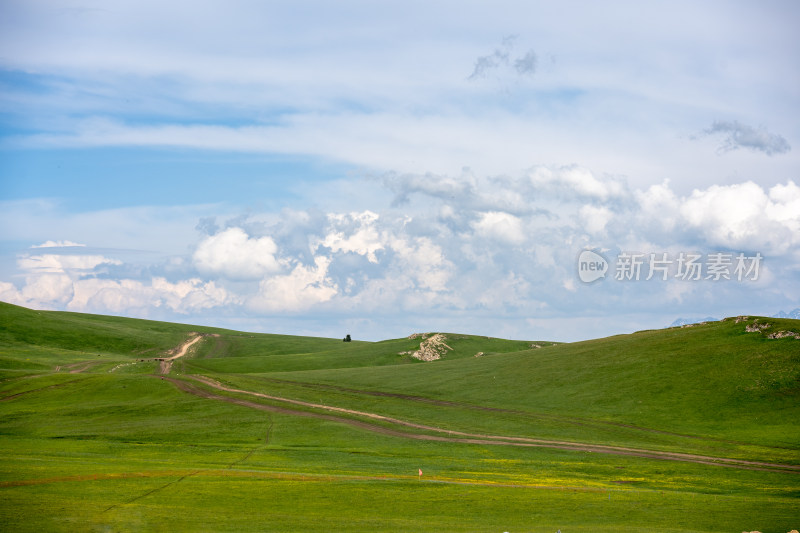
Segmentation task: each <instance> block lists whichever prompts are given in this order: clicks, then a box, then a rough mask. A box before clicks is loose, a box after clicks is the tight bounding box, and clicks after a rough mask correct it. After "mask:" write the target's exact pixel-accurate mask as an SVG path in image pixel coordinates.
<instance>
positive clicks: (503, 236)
mask: <svg viewBox="0 0 800 533" xmlns="http://www.w3.org/2000/svg"><path fill="white" fill-rule="evenodd" d="M473 227H474V228H475V231H476V232H477V233H478V234H479V235H481V236H483V237H486V238H489V239H497V240H499V241H500V242H502V243H505V244H513V245H518V244H522V243H523V242H525V238H526V237H525V231H524V229H523V227H522V221H521V220H520V219H519V218H518V217H515V216H514V215H511V214H509V213H503V212H498V211H489V212H488V213H481V215H480V219H479V220H477V221H476V222H474V223H473Z"/></svg>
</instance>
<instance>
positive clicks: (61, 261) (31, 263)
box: [17, 254, 122, 273]
mask: <svg viewBox="0 0 800 533" xmlns="http://www.w3.org/2000/svg"><path fill="white" fill-rule="evenodd" d="M17 264H18V265H19V267H20V268H22V269H24V270H28V271H32V272H53V273H58V272H78V271H91V270H94V269H95V268H96V267H98V266H100V265H121V264H122V262H121V261H119V260H117V259H109V258H107V257H103V256H102V255H54V254H44V255H24V256H21V257H19V258H18V259H17Z"/></svg>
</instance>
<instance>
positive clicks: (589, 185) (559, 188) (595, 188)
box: [528, 166, 627, 200]
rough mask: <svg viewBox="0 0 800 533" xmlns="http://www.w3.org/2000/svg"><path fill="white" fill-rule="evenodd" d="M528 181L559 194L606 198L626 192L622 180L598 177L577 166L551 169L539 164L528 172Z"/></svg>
mask: <svg viewBox="0 0 800 533" xmlns="http://www.w3.org/2000/svg"><path fill="white" fill-rule="evenodd" d="M528 178H529V179H530V182H531V183H532V184H533V185H534V186H536V187H541V188H545V189H547V190H551V191H554V192H558V193H561V194H565V193H566V194H575V195H578V196H583V197H588V198H595V199H598V200H607V199H610V198H615V197H619V196H623V195H625V194H626V192H627V191H626V189H625V185H624V183H623V182H621V181H619V180H617V179H612V178H605V179H602V178H598V177H597V176H595V175H594V174H593V173H592V172H591V171H590V170H588V169H586V168H581V167H578V166H566V167H560V168H557V169H555V170H554V169H552V168H549V167H545V166H539V167H535V168H533V169H531V170H530V171H529V173H528Z"/></svg>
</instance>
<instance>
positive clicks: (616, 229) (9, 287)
mask: <svg viewBox="0 0 800 533" xmlns="http://www.w3.org/2000/svg"><path fill="white" fill-rule="evenodd" d="M454 181H455V180H454V179H453V178H452V177H448V176H431V175H422V176H417V177H414V176H404V177H402V179H401V178H398V179H397V180H395V181H391V182H390V183H391V187H394V189H393V192H396V193H398V194H402V192H403V191H404V190H413V191H414V194H410V195H409V196H408V201H407V202H406V203H404V204H402V209H399V208H398V207H395V206H391V205H387V206H385V207H383V208H376V209H374V210H372V209H371V210H362V211H346V210H345V211H329V212H326V213H318V212H316V211H293V212H286V213H282V214H281V216H267V215H268V214H262V215H256V216H254V217H245V216H242V217H234V218H232V219H229V220H227V221H223V222H220V223H219V225H218V224H217V223H216V222H214V223H213V224H211V225H210V226H209V227H227V229H225V230H222V231H218V232H216V233H214V234H213V235H206V236H205V237H203V238H202V239H201V241H200V242H199V243H198V245H197V247H196V249H195V251H194V253H192V254H190V256H189V257H188V258H184V259H185V260H183V261H180V260H178V259H181V258H180V257H177V256H176V258H175V259H176V261H175V265H176V267H175V269H174V270H171V271H170V272H172V273H171V274H170V276H169V279H168V277H166V276H164V275H163V274H161V273H151V272H149V271H147V270H143V271H142V272H141V275H140V276H139V277H138V278H135V277H133V276H126V275H121V274H120V273H121V272H129V270H126V268H127V265H125V264H120V261H119V260H118V259H111V258H107V257H104V256H102V255H98V254H92V253H86V254H83V255H81V254H77V253H74V250H70V251H69V253H66V254H63V255H59V254H56V253H36V254H31V253H26V254H23V255H22V256H20V257H19V259H18V263H17V264H18V268H19V270H20V271H21V272H22V275H21V276H20V278H19V279H20V280H22V281H21V282H18V283H17V284H13V283H0V299H2V300H4V301H10V302H12V303H18V304H21V305H27V306H31V307H42V308H57V309H68V310H75V311H94V312H113V313H123V314H125V313H135V314H138V315H145V316H146V315H147V313H148V310H150V311H152V310H162V311H169V312H171V313H175V314H182V315H185V314H191V313H202V312H206V311H209V310H224V311H225V313H226V314H231V315H232V316H233V315H236V314H237V313H246V312H251V313H258V314H263V315H269V316H272V317H276V316H281V315H284V314H287V313H288V314H294V313H306V314H309V315H315V314H319V315H323V314H325V313H328V314H330V313H333V314H336V315H337V316H347V317H363V316H370V317H394V316H396V315H397V313H403V314H404V316H422V315H423V314H428V315H430V316H437V315H442V316H444V315H447V314H448V313H452V312H457V313H465V316H467V315H469V316H473V315H475V314H476V313H477V314H480V313H484V312H485V313H490V312H491V313H492V314H493V316H499V314H502V313H505V312H508V313H517V314H518V313H529V314H530V316H540V315H541V314H542V313H549V314H554V315H558V314H559V313H562V314H563V313H568V312H569V309H574V308H575V306H578V305H587V306H589V307H592V306H594V307H597V308H603V306H604V305H611V303H613V302H619V301H620V300H619V298H620V296H619V294H617V292H615V291H617V290H619V287H618V285H619V283H616V284H615V282H614V281H613V280H606V281H604V282H602V283H599V284H595V285H594V286H593V289H592V292H591V293H587V292H586V287H585V286H584V285H583V284H581V283H580V282H578V281H577V280H576V276H575V272H574V269H575V258H576V254H577V253H578V252H579V250H582V249H584V248H585V247H590V248H598V249H603V250H605V251H607V252H608V258H609V259H611V258H612V257H613V253H614V251H616V250H634V251H640V252H643V253H649V252H652V253H662V252H669V253H677V252H678V251H700V252H702V253H712V252H718V251H731V252H735V251H741V252H747V253H755V252H760V253H762V254H763V255H764V256H765V261H766V262H767V265H766V266H764V268H763V273H764V274H763V275H764V280H766V281H759V283H762V286H768V284H769V283H772V282H771V281H769V280H774V279H783V280H784V282H785V280H786V276H787V272H791V268H796V266H795V267H793V266H792V265H796V259H795V258H796V257H798V256H800V187H798V185H797V184H796V183H795V182H794V181H787V182H785V183H783V184H778V185H774V186H772V187H770V188H764V187H762V186H760V185H757V184H755V183H752V182H745V183H739V184H732V185H715V186H712V187H707V188H698V189H696V190H694V191H692V192H691V193H689V194H679V193H678V192H676V191H675V190H674V189H673V188H672V187H671V185H670V183H669V182H668V181H664V182H662V183H661V184H658V185H652V186H650V187H648V188H646V189H631V188H629V187H628V185H627V184H626V183H625V181H624V180H621V179H618V178H613V177H607V176H602V175H597V174H595V173H593V172H591V171H590V170H588V169H584V168H580V167H571V166H570V167H559V168H550V167H540V168H534V169H531V170H530V171H529V172H525V173H520V174H519V175H517V176H503V177H491V178H490V177H483V178H478V177H472V178H471V181H470V183H469V186H468V187H462V188H458V187H456V186H455V183H454ZM387 187H388V185H387ZM448 193H453V194H448ZM523 203H524V204H526V205H527V207H526V208H525V209H522V208H521V207H519V206H520V205H522V204H523ZM553 205H557V206H558V211H557V212H558V216H542V211H540V210H543V209H545V208H549V207H550V206H553ZM512 206H516V207H517V208H516V209H514V210H513V211H510V210H507V208H508V209H511V207H512ZM198 218H199V217H198ZM196 220H197V219H195V221H194V222H193V224H194V223H196ZM621 221H625V223H621ZM245 228H247V229H245ZM170 264H172V263H170ZM787 269H788V270H787ZM768 273H769V276H770V277H769V279H767V278H768V276H767V274H768ZM198 274H199V275H198ZM789 279H791V276H789ZM674 283H677V282H670V281H665V282H664V283H663V284H658V283H647V284H645V283H642V284H640V285H637V286H636V287H633V285H630V284H629V285H628V287H629V290H630V293H629V294H628V295H627V296H626V300H625V303H626V305H628V306H631V307H632V308H637V309H646V308H647V306H648V305H652V302H654V301H658V302H665V303H666V304H668V303H673V304H676V305H677V304H681V305H691V304H693V303H698V302H699V300H698V299H700V298H702V295H703V294H704V292H703V291H702V290H699V289H691V290H690V289H687V288H686V287H675V286H674ZM763 284H766V285H763ZM615 287H616V288H615ZM741 290H742V291H745V290H746V288H742V289H741ZM666 304H665V305H666ZM598 306H599V307H598ZM637 306H638V307H637ZM476 316H477V315H476ZM376 319H377V318H376Z"/></svg>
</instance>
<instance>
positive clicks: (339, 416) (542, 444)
mask: <svg viewBox="0 0 800 533" xmlns="http://www.w3.org/2000/svg"><path fill="white" fill-rule="evenodd" d="M186 377H188V378H190V379H193V380H195V381H197V382H200V383H202V384H204V385H206V386H208V387H211V388H213V389H216V390H219V391H224V392H231V393H237V394H244V395H248V396H253V397H255V398H262V399H266V400H270V401H274V402H280V403H285V404H289V406H287V407H282V406H281V407H279V406H275V405H267V404H263V403H257V402H254V401H249V400H245V399H241V398H234V397H230V396H223V395H220V394H216V393H214V392H211V391H209V390H207V389H205V388H201V387H199V386H197V385H195V384H192V383H189V382H188V381H185V380H179V379H174V378H169V377H162V378H161V379H164V380H167V381H169V382H171V383H173V384H174V385H175V386H176V387H178V388H179V389H180V390H182V391H184V392H187V393H189V394H194V395H196V396H200V397H202V398H208V399H213V400H218V401H224V402H229V403H233V404H236V405H241V406H243V407H249V408H252V409H259V410H262V411H269V412H274V413H281V414H287V415H294V416H303V417H309V418H317V419H322V420H330V421H334V422H340V423H343V424H347V425H350V426H353V427H357V428H360V429H364V430H367V431H372V432H375V433H381V434H383V435H390V436H393V437H402V438H410V439H417V440H428V441H440V442H455V443H463V444H479V445H494V446H521V447H536V448H551V449H559V450H570V451H580V452H589V453H605V454H612V455H625V456H632V457H643V458H648V459H661V460H667V461H680V462H688V463H698V464H708V465H714V466H726V467H730V468H739V469H744V470H763V471H772V472H785V473H793V474H800V466H797V465H786V464H776V463H765V462H760V461H747V460H743V459H730V458H726V457H711V456H704V455H696V454H686V453H679V452H665V451H657V450H646V449H640V448H629V447H623V446H608V445H602V444H591V443H580V442H569V441H558V440H549V439H536V438H528V437H513V436H504V435H483V434H477V433H466V432H461V431H450V430H445V429H440V428H438V427H434V426H429V425H424V424H417V423H413V422H408V421H405V420H400V419H397V418H392V417H387V416H383V415H379V414H375V413H367V412H364V411H356V410H352V409H344V408H341V407H334V406H330V405H324V404H316V403H310V402H303V401H300V400H293V399H291V398H282V397H279V396H272V395H268V394H262V393H259V392H252V391H245V390H241V389H235V388H232V387H227V386H225V385H222V384H221V383H219V382H217V381H215V380H213V379H210V378H208V377H205V376H186ZM290 406H297V407H300V408H304V409H297V408H293V407H290ZM307 409H316V410H323V411H326V412H327V413H319V412H314V411H309V410H307ZM333 413H336V414H333ZM353 417H363V418H368V419H370V420H371V421H375V422H380V423H381V424H382V425H378V424H376V423H373V422H367V421H363V420H358V419H357V418H353ZM392 426H395V427H392ZM413 430H418V431H423V432H425V433H419V432H414V431H413ZM444 435H447V436H444Z"/></svg>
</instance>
